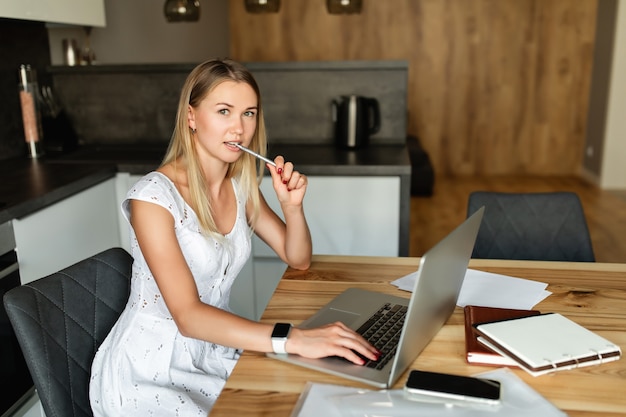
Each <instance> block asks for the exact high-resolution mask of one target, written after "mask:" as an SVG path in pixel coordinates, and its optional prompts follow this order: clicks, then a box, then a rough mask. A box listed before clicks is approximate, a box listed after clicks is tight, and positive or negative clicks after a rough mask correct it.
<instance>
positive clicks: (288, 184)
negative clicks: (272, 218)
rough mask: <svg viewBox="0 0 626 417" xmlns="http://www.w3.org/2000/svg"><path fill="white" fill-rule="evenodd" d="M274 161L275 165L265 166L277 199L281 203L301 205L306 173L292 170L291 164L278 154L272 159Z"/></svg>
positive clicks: (304, 190) (306, 181)
mask: <svg viewBox="0 0 626 417" xmlns="http://www.w3.org/2000/svg"><path fill="white" fill-rule="evenodd" d="M274 163H275V164H276V166H275V167H273V166H271V165H270V164H267V168H268V169H269V171H270V174H271V176H272V185H273V186H274V190H275V191H276V195H277V197H278V201H279V202H280V203H281V205H282V204H287V205H296V206H299V205H302V200H303V199H304V194H305V192H306V186H307V183H308V180H307V177H306V175H304V174H301V173H300V172H298V171H296V170H294V167H293V164H292V163H291V162H285V158H283V157H282V156H280V155H279V156H277V157H276V158H275V159H274Z"/></svg>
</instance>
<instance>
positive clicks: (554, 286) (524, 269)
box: [210, 256, 626, 417]
mask: <svg viewBox="0 0 626 417" xmlns="http://www.w3.org/2000/svg"><path fill="white" fill-rule="evenodd" d="M417 265H418V259H417V258H376V257H339V256H315V257H314V262H313V264H312V266H311V268H310V270H309V271H304V272H303V271H295V270H291V269H288V270H287V271H286V272H285V275H284V277H283V279H282V281H281V282H280V284H279V286H278V288H277V290H276V292H275V294H274V296H273V298H272V299H271V301H270V304H269V305H268V307H267V310H266V312H265V314H264V316H263V320H264V321H269V322H275V321H291V322H293V323H294V324H297V323H299V322H300V321H301V320H304V319H305V318H307V317H309V316H310V315H311V314H313V313H314V312H315V311H317V309H318V308H319V307H321V306H322V305H323V304H325V303H326V302H327V301H328V300H330V299H331V298H332V297H333V296H334V295H335V294H337V293H338V292H340V291H342V290H343V289H345V288H348V287H361V288H366V289H372V290H377V291H382V292H387V293H391V294H396V295H401V296H404V297H407V296H408V294H407V293H406V292H403V291H400V290H398V289H396V287H394V286H392V285H390V284H389V281H391V280H393V279H396V278H399V277H400V276H403V275H405V274H407V273H410V272H412V271H414V270H415V268H416V266H417ZM470 268H475V269H480V270H485V271H490V272H495V273H500V274H505V275H511V276H516V277H521V278H528V279H535V280H540V281H542V282H547V283H548V284H549V286H548V290H550V291H551V292H552V293H553V294H552V295H551V296H549V297H548V298H547V299H545V300H544V301H542V302H541V303H539V304H538V305H537V306H536V308H537V309H539V310H540V311H542V312H559V313H562V314H564V315H566V316H567V317H569V318H571V319H572V320H574V321H576V322H578V323H580V324H581V325H583V326H585V327H587V328H589V329H591V330H593V331H595V332H597V333H598V334H600V335H602V336H604V337H606V338H607V339H609V340H611V341H612V342H614V343H617V344H618V345H619V346H620V347H621V348H622V350H624V349H626V310H625V309H624V308H623V306H624V305H625V302H626V264H605V263H566V262H528V261H489V260H472V261H471V263H470ZM464 346H465V345H464V330H463V312H462V309H460V308H457V309H456V310H455V312H454V314H453V315H452V317H451V318H450V319H449V320H448V322H447V323H446V325H445V326H444V327H443V328H442V329H441V330H440V331H439V333H438V334H437V335H436V336H435V338H434V339H433V341H432V342H431V343H430V344H429V345H428V346H427V347H426V349H425V350H424V351H423V352H422V353H421V354H420V355H419V357H418V358H417V359H416V360H415V362H414V363H413V365H412V366H411V368H420V369H425V370H432V371H439V372H449V373H455V374H463V375H473V374H477V373H480V372H483V371H487V370H492V369H493V368H490V367H483V366H476V365H469V364H468V363H467V362H466V361H465V351H464ZM514 372H515V373H516V375H518V376H519V377H520V378H522V379H523V380H524V381H525V382H526V383H527V384H529V385H530V386H531V387H532V388H534V389H535V390H537V391H538V392H539V393H541V394H542V395H543V396H545V397H546V398H547V399H548V400H550V401H551V402H552V403H553V404H555V405H556V406H557V407H559V408H561V409H562V410H563V411H565V412H566V413H568V415H570V416H572V417H613V416H618V415H625V414H626V397H624V395H623V393H624V392H626V363H625V362H624V359H621V360H619V361H616V362H611V363H607V364H603V365H599V366H591V367H586V368H581V369H575V370H569V371H561V372H557V373H554V374H550V375H544V376H540V377H532V376H531V375H529V374H527V373H526V372H524V371H522V370H514ZM405 379H406V374H405V375H403V376H402V377H401V378H400V379H399V380H398V382H397V383H396V385H395V386H394V388H400V387H402V385H403V384H404V382H405ZM307 381H312V382H319V383H330V384H342V385H351V386H357V387H365V388H367V386H365V385H362V384H359V383H356V382H353V381H350V380H346V379H341V378H338V377H335V376H332V375H327V374H324V373H321V372H315V371H310V370H307V369H305V368H301V367H298V366H295V365H291V364H287V363H283V362H280V361H276V360H274V359H270V358H267V357H265V355H262V354H257V353H251V352H244V354H243V356H242V358H241V359H240V361H239V363H238V364H237V366H236V367H235V370H234V372H233V374H232V376H231V377H230V379H229V380H228V381H227V384H226V387H225V389H224V391H223V392H222V394H221V395H220V397H219V399H218V401H217V403H216V405H215V407H214V409H213V411H212V412H211V414H210V415H211V416H233V415H249V416H289V415H290V414H291V410H292V408H293V406H294V405H295V403H296V401H297V399H298V396H299V394H300V392H301V391H302V389H303V388H304V386H305V384H306V382H307Z"/></svg>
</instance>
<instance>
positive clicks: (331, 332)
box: [285, 322, 380, 365]
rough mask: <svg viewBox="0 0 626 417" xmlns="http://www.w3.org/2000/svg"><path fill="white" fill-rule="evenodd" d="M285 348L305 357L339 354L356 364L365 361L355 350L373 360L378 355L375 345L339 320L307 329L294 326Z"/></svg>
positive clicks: (376, 358) (361, 363)
mask: <svg viewBox="0 0 626 417" xmlns="http://www.w3.org/2000/svg"><path fill="white" fill-rule="evenodd" d="M285 348H286V350H287V352H289V353H295V354H298V355H300V356H304V357H306V358H324V357H327V356H340V357H342V358H345V359H347V360H349V361H350V362H353V363H355V364H357V365H363V364H364V363H365V361H364V360H363V359H362V358H361V357H360V356H359V355H357V354H356V353H355V352H358V353H359V354H361V355H362V356H364V357H366V358H368V359H370V360H374V361H375V360H378V358H379V357H380V352H379V351H378V350H377V349H376V348H375V347H373V346H372V345H370V344H369V343H368V342H367V341H366V340H365V339H364V338H363V337H362V336H360V335H359V334H357V333H356V332H354V331H353V330H352V329H350V328H348V327H347V326H346V325H345V324H343V323H341V322H336V323H332V324H327V325H325V326H322V327H318V328H315V329H307V330H303V329H298V328H296V327H294V328H293V329H291V333H290V334H289V338H288V339H287V343H286V344H285Z"/></svg>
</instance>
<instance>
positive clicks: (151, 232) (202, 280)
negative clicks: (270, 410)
mask: <svg viewBox="0 0 626 417" xmlns="http://www.w3.org/2000/svg"><path fill="white" fill-rule="evenodd" d="M231 143H238V144H242V145H243V146H246V147H249V148H251V149H253V150H255V151H257V152H259V153H261V152H263V151H264V150H265V148H266V134H265V126H264V122H263V110H262V107H261V100H260V95H259V88H258V86H257V84H256V82H255V80H254V78H253V77H252V75H251V74H250V73H249V72H248V71H247V69H246V68H245V67H244V66H242V65H241V64H238V63H236V62H234V61H231V60H211V61H207V62H205V63H203V64H200V65H199V66H198V67H196V68H195V69H194V70H193V71H192V72H191V73H190V75H189V76H188V78H187V80H186V82H185V84H184V86H183V90H182V93H181V98H180V101H179V105H178V112H177V115H176V126H175V129H174V133H173V135H172V139H171V142H170V145H169V148H168V150H167V153H166V156H165V158H164V160H163V163H162V164H161V166H160V167H159V168H158V169H157V170H156V171H155V172H151V173H149V174H148V175H146V176H145V177H143V178H142V179H141V180H139V181H138V182H137V184H135V185H134V186H133V188H132V189H131V190H130V191H129V192H128V195H127V199H126V200H125V201H124V202H123V203H122V210H123V213H124V215H125V217H126V218H127V219H128V221H129V222H130V225H131V254H132V255H133V258H134V263H133V272H132V282H131V294H130V298H129V300H128V304H127V305H126V308H125V310H124V312H123V313H122V315H121V316H120V318H119V320H118V322H117V323H116V324H115V326H114V327H113V329H112V330H111V333H110V334H109V335H108V336H107V338H106V340H105V341H104V342H103V344H102V346H100V348H99V350H98V352H97V354H96V357H95V359H94V363H93V366H92V376H91V384H90V399H91V405H92V408H93V411H94V414H95V415H96V416H125V417H128V416H133V415H137V416H142V417H143V416H172V415H181V416H190V415H202V416H205V415H206V414H207V412H208V411H209V410H210V409H211V406H212V405H213V403H214V402H215V399H216V397H217V396H218V394H219V392H220V391H221V389H222V387H223V385H224V382H225V381H226V379H227V378H228V376H229V375H230V373H231V371H232V369H233V367H234V365H235V363H236V361H237V359H238V358H239V355H240V349H248V350H254V351H258V352H271V351H273V350H274V351H276V350H277V349H279V350H280V351H283V350H284V351H286V352H289V353H295V354H299V355H302V356H307V357H311V358H317V357H324V356H331V355H334V356H341V357H344V358H346V359H347V360H349V361H352V362H354V363H356V364H362V363H363V360H362V359H361V357H359V356H358V355H357V354H356V352H358V353H359V354H360V355H362V356H364V357H367V358H369V359H376V358H377V357H378V355H379V353H378V351H377V350H376V349H375V348H374V347H372V346H371V345H369V344H368V343H367V342H366V341H365V340H364V339H363V338H362V337H360V336H359V335H357V334H356V333H354V332H353V331H352V330H350V329H348V328H347V327H345V326H344V325H342V324H341V323H335V324H331V325H328V326H324V327H321V328H318V329H312V330H300V329H295V328H294V329H293V330H292V331H291V332H290V333H289V335H288V337H287V338H286V339H284V338H283V343H282V344H281V343H278V344H273V343H272V340H271V335H272V332H273V331H274V325H271V324H263V323H258V322H254V321H250V320H247V319H244V318H242V317H239V316H237V315H235V314H233V313H231V312H230V311H229V295H230V289H231V286H232V283H233V281H234V279H235V278H236V276H237V274H238V273H239V271H240V270H241V268H242V266H243V265H244V263H245V262H246V260H247V258H248V257H249V255H250V241H251V232H252V231H253V232H254V233H256V234H257V235H258V236H259V237H260V238H261V239H262V240H263V241H265V242H266V243H267V244H268V245H269V246H270V247H271V248H272V249H273V250H274V251H276V253H277V254H278V256H280V258H281V259H282V260H283V261H284V262H286V263H287V264H288V265H289V266H291V267H292V268H297V269H306V268H308V267H309V264H310V262H311V237H310V234H309V230H308V226H307V223H306V220H305V217H304V211H303V207H302V201H303V198H304V194H305V191H306V187H307V178H306V176H304V175H302V174H301V173H299V172H298V171H295V170H294V166H293V164H292V163H291V162H286V161H285V160H284V158H283V157H282V156H277V157H276V158H275V160H274V162H275V164H276V166H275V167H274V166H271V165H270V164H267V166H266V168H267V169H268V170H269V172H270V174H271V180H272V185H273V188H274V191H275V192H276V196H277V198H278V201H279V202H280V206H281V209H282V212H283V216H284V218H285V221H284V222H283V221H282V220H281V219H280V217H278V216H277V215H276V213H274V212H273V211H272V210H271V209H270V208H269V206H268V205H267V203H266V202H265V200H264V198H263V196H262V195H261V193H260V191H259V187H258V185H259V184H258V181H259V180H260V176H259V175H258V171H259V170H260V169H261V168H262V166H260V164H259V163H258V162H257V160H256V159H254V157H253V156H251V155H249V154H247V153H243V152H242V151H241V150H240V149H239V148H238V147H236V146H234V145H232V144H231Z"/></svg>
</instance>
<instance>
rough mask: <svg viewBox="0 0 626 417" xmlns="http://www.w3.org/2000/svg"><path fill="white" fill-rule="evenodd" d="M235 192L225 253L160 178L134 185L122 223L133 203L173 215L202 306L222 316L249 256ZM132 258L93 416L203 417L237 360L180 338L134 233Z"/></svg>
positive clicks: (99, 357)
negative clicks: (124, 302)
mask: <svg viewBox="0 0 626 417" xmlns="http://www.w3.org/2000/svg"><path fill="white" fill-rule="evenodd" d="M232 184H233V188H234V191H235V195H236V198H237V219H236V221H235V225H234V227H233V229H232V231H231V232H230V233H229V234H228V235H226V236H225V237H226V240H227V242H228V243H226V244H225V245H222V244H221V243H219V242H218V241H217V240H214V239H207V238H206V237H204V236H203V235H202V234H200V231H199V226H198V221H197V218H196V215H195V213H194V212H193V210H192V209H191V208H190V207H189V206H188V205H187V204H186V203H185V202H184V200H183V198H182V197H181V195H180V194H179V193H178V191H177V190H176V187H175V186H174V184H173V183H172V182H171V181H170V180H169V179H168V178H167V177H166V176H164V175H162V174H160V173H158V172H152V173H150V174H148V175H146V176H145V177H143V178H142V179H141V180H139V181H138V182H137V183H136V184H135V185H134V186H133V187H132V188H131V189H130V191H129V192H128V194H127V199H126V200H125V201H124V202H123V203H122V211H123V214H124V216H125V217H126V219H127V220H128V218H129V200H131V199H136V200H142V201H149V202H151V203H154V204H158V205H160V206H162V207H164V208H166V209H167V210H168V211H169V212H170V213H171V214H172V216H173V217H174V220H175V229H176V236H177V237H178V241H179V242H180V246H181V248H182V251H183V254H184V256H185V259H186V260H187V263H188V264H189V267H190V269H191V272H192V273H193V276H194V279H195V281H196V285H197V287H198V291H199V294H200V297H201V299H202V301H203V302H205V303H207V304H211V305H213V306H216V307H219V308H222V309H225V310H228V309H229V305H228V303H229V296H230V290H231V286H232V284H233V281H234V280H235V278H236V277H237V274H238V273H239V271H240V270H241V268H242V267H243V265H244V263H245V262H246V260H247V259H248V257H249V256H250V228H249V226H248V224H247V221H246V212H245V204H246V201H245V197H244V196H242V193H241V192H240V190H239V187H238V184H237V181H236V180H233V181H232ZM226 246H227V247H226ZM131 255H132V256H133V258H134V263H133V269H132V279H131V292H130V299H129V300H128V304H127V305H126V308H125V310H124V311H123V313H122V315H121V316H120V318H119V320H118V321H117V323H116V324H115V326H114V327H113V329H112V330H111V332H110V333H109V335H108V336H107V338H106V339H105V341H104V342H103V343H102V345H101V346H100V348H99V349H98V352H97V354H96V357H95V359H94V362H93V365H92V374H91V383H90V387H89V391H90V392H89V394H90V401H91V406H92V409H93V411H94V415H95V416H96V417H100V416H102V417H104V416H106V417H113V416H124V417H131V416H141V417H149V416H168V417H170V416H206V415H207V414H208V412H209V410H210V409H211V407H212V405H213V403H214V402H215V399H216V398H217V396H218V395H219V393H220V391H221V390H222V387H223V386H224V382H225V381H226V379H227V378H228V376H229V375H230V373H231V371H232V369H233V367H234V366H235V363H236V361H237V359H238V358H239V355H240V352H239V351H237V350H236V349H232V348H227V347H224V346H220V345H216V344H213V343H207V342H204V341H201V340H198V339H192V338H188V337H185V336H182V335H181V334H180V333H179V332H178V328H177V327H176V324H175V323H174V321H173V319H172V316H171V315H170V313H169V311H168V309H167V306H166V305H165V303H164V301H163V298H162V297H161V293H160V292H159V289H158V288H157V285H156V283H155V281H154V278H153V276H152V274H151V273H150V269H149V268H148V266H147V264H146V261H145V259H144V257H143V255H142V253H141V251H140V250H139V247H138V245H137V239H136V237H135V235H134V233H133V231H132V228H131ZM206 324H207V326H210V325H211V324H210V323H206Z"/></svg>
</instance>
